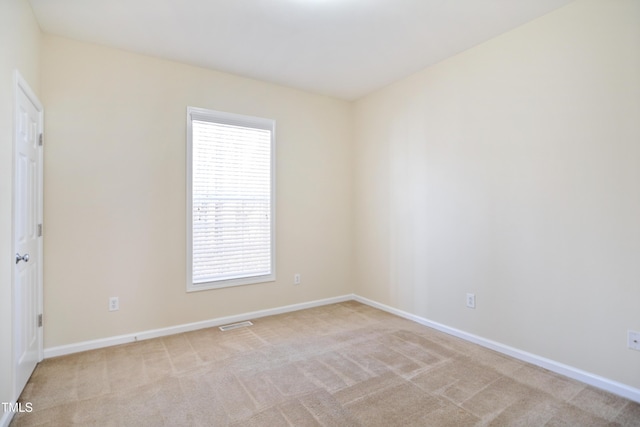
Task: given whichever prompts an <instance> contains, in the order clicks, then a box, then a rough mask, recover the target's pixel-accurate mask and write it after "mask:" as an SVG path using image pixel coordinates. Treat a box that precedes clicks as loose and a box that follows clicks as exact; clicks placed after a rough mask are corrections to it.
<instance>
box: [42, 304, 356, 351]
mask: <svg viewBox="0 0 640 427" xmlns="http://www.w3.org/2000/svg"><path fill="white" fill-rule="evenodd" d="M353 299H354V296H353V295H343V296H339V297H333V298H326V299H322V300H316V301H310V302H304V303H300V304H292V305H286V306H283V307H276V308H269V309H266V310H259V311H253V312H250V313H243V314H238V315H234V316H226V317H218V318H216V319H210V320H204V321H202V322H195V323H187V324H183V325H177V326H169V327H167V328H161V329H152V330H149V331H142V332H136V333H132V334H126V335H118V336H115V337H108V338H102V339H97V340H91V341H83V342H79V343H74V344H68V345H61V346H57V347H51V348H45V349H44V357H45V359H48V358H51V357H57V356H64V355H67V354H72V353H79V352H81V351H87V350H95V349H98V348H104V347H111V346H114V345H119V344H127V343H131V342H135V341H142V340H148V339H151V338H158V337H164V336H167V335H173V334H180V333H183V332H190V331H196V330H198V329H204V328H211V327H215V326H221V325H226V324H229V323H236V322H243V321H245V320H251V319H258V318H260V317H266V316H273V315H276V314H282V313H289V312H292V311H298V310H304V309H307V308H312V307H320V306H323V305H329V304H335V303H339V302H344V301H350V300H353Z"/></svg>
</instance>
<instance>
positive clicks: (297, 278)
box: [293, 273, 300, 285]
mask: <svg viewBox="0 0 640 427" xmlns="http://www.w3.org/2000/svg"><path fill="white" fill-rule="evenodd" d="M293 284H294V285H299V284H300V273H296V274H294V275H293Z"/></svg>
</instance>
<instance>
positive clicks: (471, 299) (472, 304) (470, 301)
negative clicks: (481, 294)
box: [467, 294, 476, 308]
mask: <svg viewBox="0 0 640 427" xmlns="http://www.w3.org/2000/svg"><path fill="white" fill-rule="evenodd" d="M467 307H469V308H476V294H467Z"/></svg>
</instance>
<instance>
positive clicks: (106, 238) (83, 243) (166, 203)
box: [42, 36, 353, 348]
mask: <svg viewBox="0 0 640 427" xmlns="http://www.w3.org/2000/svg"><path fill="white" fill-rule="evenodd" d="M42 66H43V76H42V101H43V102H44V104H45V106H46V109H47V125H46V147H45V166H46V168H45V182H46V188H45V219H44V221H45V230H46V232H45V237H46V239H45V259H46V265H45V287H46V288H45V308H44V309H45V313H46V328H45V348H50V347H54V346H59V345H64V344H70V343H77V342H81V341H85V340H92V339H98V338H104V337H112V336H116V335H119V334H125V333H133V332H139V331H146V330H149V329H155V328H162V327H167V326H174V325H179V324H184V323H189V322H195V321H201V320H207V319H212V318H217V317H221V316H227V315H235V314H240V313H246V312H250V311H255V310H261V309H268V308H272V307H280V306H284V305H288V304H294V303H301V302H308V301H312V300H316V299H322V298H328V297H335V296H340V295H344V294H347V293H351V292H352V291H353V288H352V285H351V282H352V280H351V277H352V263H353V261H352V255H351V254H352V250H351V249H352V248H351V244H352V240H353V239H352V224H351V218H352V210H351V206H352V203H351V199H352V185H351V183H352V171H351V165H352V159H351V141H352V109H351V108H352V107H351V105H350V104H349V103H347V102H345V101H340V100H336V99H333V98H328V97H324V96H317V95H312V94H308V93H304V92H300V91H296V90H292V89H287V88H283V87H280V86H276V85H271V84H267V83H262V82H258V81H254V80H249V79H244V78H239V77H235V76H231V75H229V74H224V73H220V72H215V71H211V70H205V69H201V68H196V67H191V66H187V65H183V64H179V63H175V62H169V61H165V60H160V59H154V58H150V57H146V56H141V55H136V54H131V53H126V52H123V51H119V50H115V49H110V48H104V47H100V46H97V45H92V44H84V43H79V42H75V41H70V40H67V39H63V38H58V37H53V36H45V37H44V38H43V55H42ZM187 106H195V107H203V108H210V109H215V110H221V111H227V112H232V113H238V114H246V115H253V116H259V117H266V118H272V119H275V120H276V123H277V124H276V126H277V130H276V133H277V240H276V242H277V276H278V279H277V282H275V283H267V284H260V285H249V286H241V287H234V288H226V289H220V290H210V291H201V292H195V293H186V292H185V287H186V283H185V277H186V270H185V269H186V261H185V232H186V231H185V230H186V222H185V221H186V219H185V218H186V214H185V211H186V207H185V135H186V130H185V125H186V109H187ZM294 273H300V274H301V275H302V284H301V285H299V286H294V285H293V275H294ZM110 296H118V297H119V298H120V311H118V312H109V311H108V310H107V302H108V298H109V297H110Z"/></svg>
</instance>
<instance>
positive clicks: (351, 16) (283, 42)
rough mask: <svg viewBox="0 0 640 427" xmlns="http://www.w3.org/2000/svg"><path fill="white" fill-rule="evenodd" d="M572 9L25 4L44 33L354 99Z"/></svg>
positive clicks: (353, 1) (185, 1)
mask: <svg viewBox="0 0 640 427" xmlns="http://www.w3.org/2000/svg"><path fill="white" fill-rule="evenodd" d="M571 1H572V0H29V3H30V4H31V6H32V8H33V11H34V13H35V16H36V19H37V20H38V22H39V23H40V27H41V28H42V30H43V31H44V32H46V33H50V34H56V35H60V36H64V37H69V38H72V39H77V40H82V41H88V42H94V43H98V44H103V45H107V46H112V47H116V48H121V49H125V50H129V51H133V52H138V53H142V54H146V55H152V56H156V57H161V58H167V59H172V60H176V61H180V62H184V63H188V64H193V65H198V66H202V67H207V68H212V69H216V70H220V71H226V72H229V73H234V74H238V75H241V76H246V77H251V78H255V79H259V80H264V81H269V82H273V83H278V84H282V85H286V86H290V87H295V88H299V89H303V90H307V91H311V92H317V93H322V94H326V95H331V96H335V97H339V98H344V99H348V100H353V99H357V98H359V97H361V96H363V95H365V94H367V93H369V92H372V91H374V90H376V89H378V88H380V87H383V86H385V85H387V84H389V83H391V82H393V81H395V80H398V79H400V78H402V77H406V76H408V75H410V74H412V73H414V72H416V71H418V70H420V69H422V68H425V67H427V66H429V65H432V64H435V63H436V62H438V61H441V60H442V59H444V58H447V57H449V56H452V55H455V54H456V53H459V52H461V51H463V50H465V49H468V48H470V47H472V46H475V45H477V44H479V43H482V42H484V41H486V40H488V39H490V38H492V37H495V36H498V35H500V34H502V33H504V32H506V31H508V30H510V29H512V28H515V27H517V26H519V25H521V24H524V23H526V22H528V21H530V20H532V19H535V18H537V17H539V16H542V15H544V14H546V13H548V12H550V11H552V10H554V9H556V8H559V7H561V6H564V5H566V4H568V3H570V2H571Z"/></svg>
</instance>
